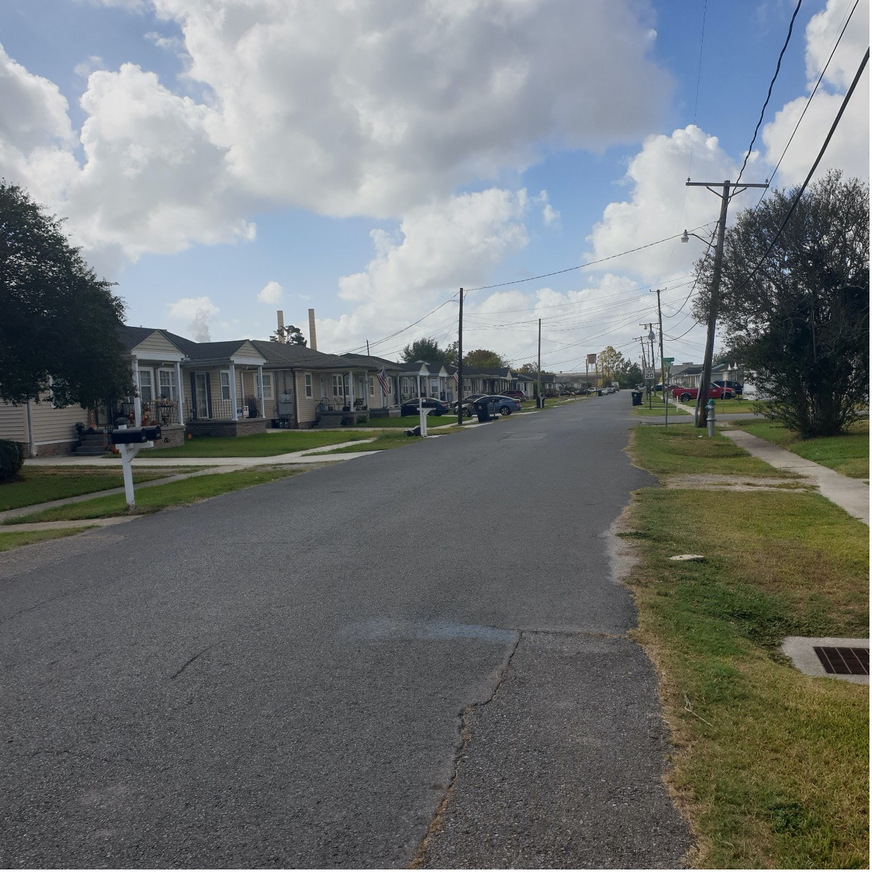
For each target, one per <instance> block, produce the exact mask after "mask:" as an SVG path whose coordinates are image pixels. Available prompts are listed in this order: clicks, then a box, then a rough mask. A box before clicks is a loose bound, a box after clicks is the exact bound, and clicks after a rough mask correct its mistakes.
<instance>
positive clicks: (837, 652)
mask: <svg viewBox="0 0 872 872" xmlns="http://www.w3.org/2000/svg"><path fill="white" fill-rule="evenodd" d="M814 653H815V654H817V656H818V660H820V662H821V664H822V665H823V667H824V671H825V672H826V673H827V674H828V675H868V674H869V649H868V648H831V647H824V646H817V645H816V646H815V647H814Z"/></svg>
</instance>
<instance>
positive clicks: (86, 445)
mask: <svg viewBox="0 0 872 872" xmlns="http://www.w3.org/2000/svg"><path fill="white" fill-rule="evenodd" d="M108 450H109V435H108V434H107V433H102V432H101V433H83V434H82V436H81V441H80V442H79V444H78V445H74V446H73V454H75V455H77V456H79V457H102V456H103V455H104V454H105V453H106V452H107V451H108Z"/></svg>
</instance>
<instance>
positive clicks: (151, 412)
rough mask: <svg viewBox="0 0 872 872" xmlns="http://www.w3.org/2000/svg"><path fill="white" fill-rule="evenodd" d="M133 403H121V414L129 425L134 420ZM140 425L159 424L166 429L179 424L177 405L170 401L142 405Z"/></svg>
mask: <svg viewBox="0 0 872 872" xmlns="http://www.w3.org/2000/svg"><path fill="white" fill-rule="evenodd" d="M134 409H135V406H134V404H133V403H122V404H121V414H122V415H126V416H127V418H128V420H129V421H131V423H132V422H133V421H134V420H135V411H134ZM142 423H143V424H160V425H161V426H162V427H166V426H168V425H170V424H178V423H179V404H178V403H174V402H172V401H171V400H157V401H152V402H144V403H142Z"/></svg>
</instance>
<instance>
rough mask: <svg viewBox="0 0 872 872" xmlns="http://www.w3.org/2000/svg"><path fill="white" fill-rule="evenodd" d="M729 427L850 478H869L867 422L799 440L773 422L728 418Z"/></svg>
mask: <svg viewBox="0 0 872 872" xmlns="http://www.w3.org/2000/svg"><path fill="white" fill-rule="evenodd" d="M730 426H731V427H735V428H736V429H740V430H745V431H747V432H748V433H751V434H752V435H753V436H759V437H760V438H761V439H765V440H766V441H767V442H772V443H773V444H774V445H778V446H779V447H780V448H786V449H787V450H788V451H792V452H793V453H794V454H797V455H799V456H800V457H804V458H805V459H806V460H811V461H814V462H815V463H819V464H821V466H826V467H828V468H829V469H834V470H835V471H836V472H838V473H841V474H842V475H847V476H849V477H850V478H859V479H866V480H868V478H869V421H868V419H866V420H864V421H858V422H857V423H856V424H854V426H853V427H851V430H850V432H849V433H845V434H844V435H842V436H827V437H822V438H820V439H802V438H801V437H799V436H798V435H797V434H796V433H794V432H792V431H791V430H788V429H787V428H786V427H784V426H783V425H782V424H777V423H775V422H774V421H765V420H764V421H732V422H730Z"/></svg>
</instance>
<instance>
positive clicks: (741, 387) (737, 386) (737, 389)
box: [712, 379, 745, 397]
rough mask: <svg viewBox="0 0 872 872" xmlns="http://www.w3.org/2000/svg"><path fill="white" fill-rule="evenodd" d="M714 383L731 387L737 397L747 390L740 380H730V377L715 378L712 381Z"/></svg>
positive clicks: (723, 386)
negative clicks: (723, 378)
mask: <svg viewBox="0 0 872 872" xmlns="http://www.w3.org/2000/svg"><path fill="white" fill-rule="evenodd" d="M712 384H713V385H718V386H719V387H722V388H729V389H730V390H731V391H732V392H733V393H734V394H735V395H736V396H737V397H741V396H742V392H743V391H744V390H745V386H744V385H741V384H739V382H734V381H730V380H729V379H725V380H719V379H715V380H714V381H713V382H712Z"/></svg>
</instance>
